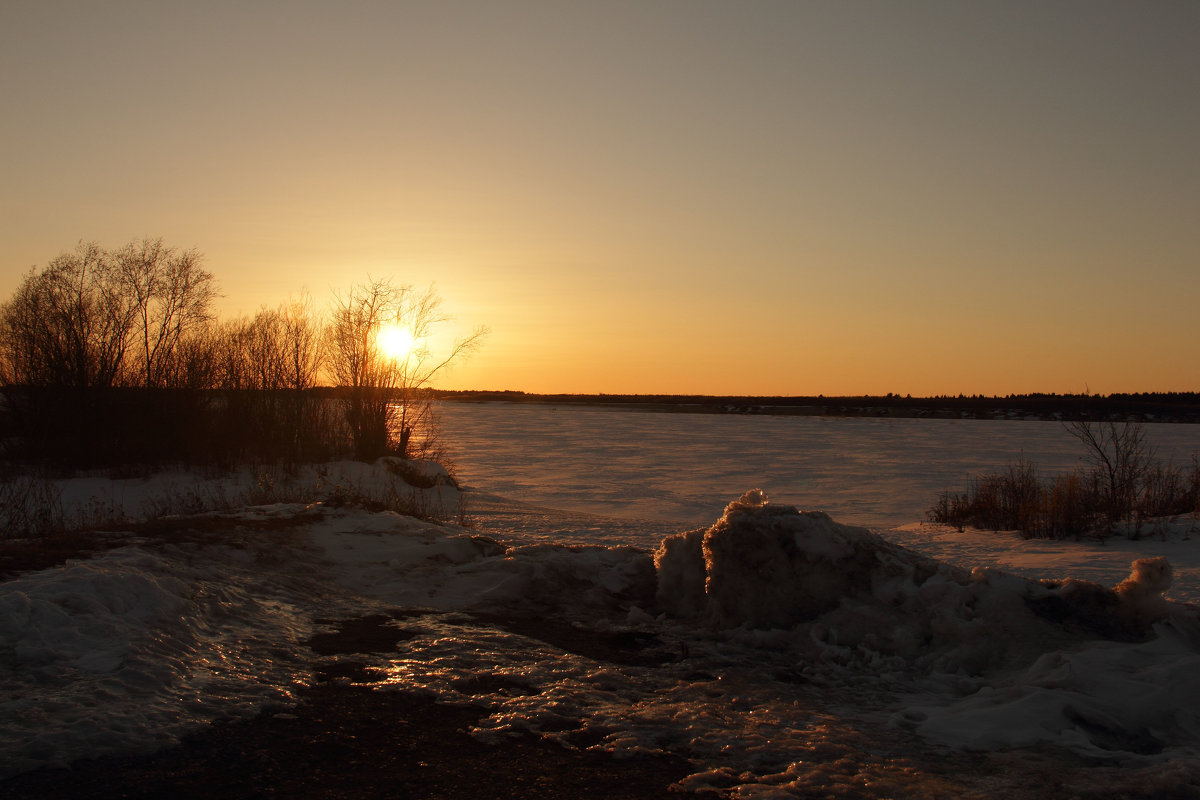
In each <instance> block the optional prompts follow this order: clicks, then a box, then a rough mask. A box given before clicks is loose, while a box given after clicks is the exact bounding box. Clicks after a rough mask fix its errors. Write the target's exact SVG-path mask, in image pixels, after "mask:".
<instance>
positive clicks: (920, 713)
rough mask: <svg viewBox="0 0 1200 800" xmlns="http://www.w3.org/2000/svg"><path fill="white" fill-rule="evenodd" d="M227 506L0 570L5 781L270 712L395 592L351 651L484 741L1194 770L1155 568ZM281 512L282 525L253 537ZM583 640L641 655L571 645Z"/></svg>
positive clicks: (825, 530) (1182, 639) (751, 505)
mask: <svg viewBox="0 0 1200 800" xmlns="http://www.w3.org/2000/svg"><path fill="white" fill-rule="evenodd" d="M363 479H364V480H368V479H369V476H366V475H364V478H363ZM297 515H302V516H301V517H300V518H299V520H296V519H294V518H295V517H297ZM241 516H242V517H244V518H245V520H246V521H247V523H250V522H254V523H255V524H254V525H249V526H248V527H247V529H246V530H241V531H240V532H237V535H236V536H234V535H233V533H234V532H235V529H236V526H237V520H236V519H231V520H230V527H231V533H230V535H229V537H228V538H226V537H223V536H221V535H208V536H206V537H204V541H203V542H192V543H187V542H186V541H180V542H177V543H174V544H172V543H164V542H159V543H157V544H153V545H151V544H150V543H147V544H144V545H142V546H138V547H135V546H130V547H125V548H122V549H120V550H114V551H110V552H109V553H107V554H105V555H103V556H101V557H99V558H96V559H92V560H90V561H83V562H71V563H68V564H65V565H63V566H61V567H58V568H55V569H51V570H44V571H42V572H37V573H31V574H28V575H25V576H22V577H20V578H18V579H15V580H10V581H8V582H5V583H4V584H2V585H0V687H2V688H3V690H4V699H3V700H0V754H2V755H3V761H4V764H5V765H6V769H7V770H8V771H9V772H14V771H21V770H24V769H28V768H31V767H33V766H38V765H42V764H53V763H67V762H69V761H70V760H71V759H73V758H77V757H80V756H83V755H88V756H94V755H102V754H105V753H117V752H127V751H130V750H136V749H144V748H149V747H154V746H161V745H162V744H164V743H166V742H169V741H170V740H171V739H172V738H173V737H177V736H178V735H180V733H182V732H183V731H184V730H186V729H187V728H188V727H189V726H194V725H197V724H201V723H202V722H203V721H205V720H209V719H213V718H216V717H220V716H226V715H231V714H244V713H251V712H252V711H253V710H254V709H256V708H259V707H261V706H262V705H263V704H264V703H270V702H277V701H283V700H286V699H287V698H288V696H289V693H290V692H291V690H292V687H294V686H295V684H296V683H303V682H305V681H308V680H311V675H310V673H309V669H310V668H311V660H312V659H313V657H314V656H313V653H312V652H310V651H308V650H307V648H306V646H305V644H304V642H305V641H306V640H307V639H308V637H309V636H311V635H312V633H313V632H314V630H316V629H317V628H318V627H319V626H320V625H321V624H322V623H319V622H316V620H320V619H339V618H340V619H347V618H352V617H359V616H363V615H365V614H372V613H381V612H384V611H386V610H388V609H397V608H403V609H406V611H405V612H404V614H403V615H402V618H398V621H397V624H398V625H402V626H403V627H404V628H405V631H406V634H407V635H406V636H405V637H403V638H402V640H401V641H399V642H398V643H397V645H396V650H395V652H389V653H385V654H377V655H372V656H369V658H370V659H372V661H371V666H373V667H374V668H375V669H376V670H378V674H380V675H382V676H384V678H383V683H384V684H385V685H391V686H396V687H401V688H404V689H407V690H415V691H422V692H428V693H430V694H432V695H433V696H436V697H438V698H439V699H440V700H442V701H444V702H449V703H463V704H470V705H473V706H476V707H479V708H482V709H484V711H485V712H486V713H485V715H484V717H483V718H482V719H481V720H480V721H479V723H478V725H477V727H476V729H475V730H474V733H475V735H477V736H478V737H480V738H481V739H484V740H488V741H494V740H500V739H503V738H504V737H506V736H509V735H513V734H516V733H522V732H528V731H532V732H535V733H537V734H538V735H542V736H546V737H549V738H553V739H556V740H557V741H559V742H561V743H562V744H563V745H564V746H567V747H580V748H592V749H596V750H603V751H607V752H611V753H616V754H619V755H625V754H632V753H639V752H651V753H656V752H664V751H665V752H672V753H683V754H686V756H687V757H688V758H690V759H692V761H693V763H694V764H695V765H696V773H695V774H694V775H693V776H692V777H691V778H689V779H687V780H686V781H685V782H684V785H685V786H687V787H691V788H693V789H704V788H706V787H708V788H712V789H714V790H720V791H722V792H727V793H729V792H736V795H735V796H739V797H776V796H786V794H788V793H791V794H793V795H795V794H799V795H801V796H803V795H804V794H805V793H806V792H807V793H810V794H812V793H822V794H830V793H833V794H836V793H837V791H843V790H844V791H845V792H852V791H854V790H855V787H859V788H861V787H862V786H864V785H867V784H870V785H871V786H875V787H889V786H890V787H892V789H891V790H889V791H891V792H892V794H895V795H906V796H907V795H912V794H913V793H914V792H918V790H919V789H920V788H921V787H923V786H925V785H926V784H925V783H922V781H926V780H927V779H928V774H927V773H926V774H925V775H924V776H923V775H922V774H921V773H920V772H919V771H915V772H914V771H913V770H911V769H908V768H907V767H904V766H903V765H902V764H899V763H898V762H896V761H895V760H894V759H891V758H890V757H889V758H882V757H880V756H878V753H880V752H892V751H891V750H888V748H895V747H900V746H901V745H897V744H896V743H895V742H892V741H890V740H891V739H898V740H903V741H906V742H910V744H906V745H903V747H907V748H909V752H917V751H918V750H919V748H920V747H924V748H927V750H926V751H924V752H926V754H927V752H928V750H936V751H937V752H938V753H941V752H942V751H941V748H944V747H957V748H966V749H974V750H993V749H997V748H1009V747H1023V746H1030V745H1041V744H1055V745H1059V746H1062V747H1065V748H1069V749H1071V750H1073V751H1074V752H1077V753H1080V754H1083V755H1086V756H1088V757H1097V756H1102V757H1103V758H1105V759H1106V760H1109V761H1114V762H1116V763H1120V764H1132V765H1134V767H1133V768H1137V769H1140V768H1141V767H1139V766H1137V765H1139V764H1151V765H1157V764H1161V763H1164V762H1167V761H1170V763H1171V765H1172V769H1173V770H1175V773H1178V774H1179V775H1182V776H1183V777H1182V778H1180V780H1183V781H1185V782H1186V781H1187V780H1193V779H1200V712H1197V711H1196V709H1198V708H1200V677H1198V676H1200V622H1198V621H1197V619H1196V614H1195V610H1194V609H1191V608H1188V607H1185V606H1182V605H1180V604H1177V603H1171V602H1167V601H1165V600H1164V599H1163V593H1164V592H1167V591H1169V588H1170V582H1171V568H1170V564H1169V563H1167V562H1166V561H1165V560H1162V559H1146V560H1142V561H1139V562H1137V563H1135V564H1134V566H1133V571H1132V574H1131V575H1130V576H1129V578H1128V580H1126V581H1123V582H1121V583H1119V584H1117V585H1116V586H1115V587H1113V588H1108V587H1106V586H1102V585H1100V584H1098V583H1094V582H1089V581H1082V580H1078V579H1062V580H1055V581H1036V580H1029V579H1026V578H1021V577H1018V576H1015V575H1012V574H1010V573H1007V572H1004V571H1001V570H997V569H992V568H986V567H981V568H977V569H967V568H960V567H956V566H949V565H946V564H943V563H939V562H937V561H935V560H933V559H931V558H928V557H926V556H922V555H918V554H916V553H913V552H910V551H908V550H905V549H904V548H901V547H899V546H897V545H895V544H892V543H889V542H888V541H885V540H884V539H882V538H880V537H878V536H875V535H873V534H871V533H870V532H869V531H867V530H865V529H863V528H856V527H851V526H846V525H841V524H839V523H837V522H835V521H834V520H833V519H831V518H830V517H829V516H828V515H826V514H823V513H820V512H801V511H799V510H797V509H795V508H793V507H791V506H786V505H773V504H771V503H768V502H767V498H766V496H765V495H764V494H763V493H762V492H757V491H756V492H751V493H747V494H746V495H744V496H742V497H741V498H740V499H739V500H737V501H735V502H733V503H730V504H729V505H728V506H727V507H726V509H725V511H724V513H723V514H722V515H721V517H720V518H719V519H718V520H717V521H716V522H715V523H714V524H713V525H712V526H710V527H708V528H705V529H698V530H692V531H687V532H684V533H679V534H675V535H672V536H668V537H666V538H665V539H663V540H662V542H661V544H660V546H659V547H658V549H657V551H655V552H653V553H651V552H649V551H647V550H644V549H638V548H635V547H629V546H621V545H618V546H603V545H593V546H583V545H571V546H567V545H562V544H533V545H523V546H514V545H511V544H505V543H502V542H500V541H497V540H496V539H494V538H491V537H489V536H486V535H482V534H481V533H480V532H479V531H475V530H470V529H464V528H460V527H457V526H455V525H449V524H437V523H433V522H426V521H421V520H418V519H415V518H413V517H407V516H403V515H400V514H396V513H393V512H389V511H380V512H373V511H368V510H365V509H363V508H356V507H350V506H339V507H336V508H331V507H322V506H318V507H316V508H308V509H307V510H305V507H304V506H300V505H295V506H288V505H286V504H279V505H273V506H268V507H260V508H254V509H248V510H246V511H245V512H243V513H242V514H241ZM274 516H279V517H284V518H293V519H292V521H291V523H290V524H288V525H286V526H280V527H278V528H275V529H271V528H270V526H264V525H262V524H261V523H263V522H264V521H269V520H270V519H271V518H272V517H274ZM547 519H549V518H547ZM261 531H269V532H261ZM544 538H545V539H552V538H553V531H552V530H550V531H548V532H547V533H545V535H544ZM550 628H554V629H555V630H556V631H557V633H556V634H555V635H550V633H549V632H545V633H543V632H542V629H547V631H548V629H550ZM605 637H608V638H605ZM601 640H603V641H604V642H610V643H611V642H617V643H620V642H625V643H626V645H627V646H628V647H630V648H632V650H634V651H636V652H635V653H634V655H636V656H637V657H636V658H633V657H631V658H629V659H624V660H622V659H620V658H617V655H620V647H619V646H617V645H613V646H612V647H609V649H608V650H607V651H606V650H603V649H590V648H589V647H587V646H585V645H586V643H587V642H589V641H590V642H593V643H594V642H597V641H601ZM580 643H582V644H580ZM626 645H621V646H626ZM614 648H615V649H614ZM639 648H641V649H639ZM605 653H608V655H605ZM613 653H616V655H613ZM355 658H356V659H359V658H368V656H365V655H356V656H355ZM481 675H486V676H488V678H489V680H487V681H480V680H478V677H479V676H481ZM906 737H907V738H906ZM731 743H736V746H734V745H733V744H731ZM1175 773H1172V774H1175ZM831 787H832V788H831ZM838 787H841V788H840V789H839V788H838ZM880 791H883V790H880ZM885 793H886V792H885ZM918 793H919V792H918Z"/></svg>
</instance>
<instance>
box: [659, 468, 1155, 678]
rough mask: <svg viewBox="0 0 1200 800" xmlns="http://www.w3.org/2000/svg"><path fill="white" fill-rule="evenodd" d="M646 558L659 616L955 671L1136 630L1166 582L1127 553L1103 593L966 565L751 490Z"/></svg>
mask: <svg viewBox="0 0 1200 800" xmlns="http://www.w3.org/2000/svg"><path fill="white" fill-rule="evenodd" d="M654 558H655V565H656V568H657V570H658V576H659V583H658V589H657V601H658V604H659V606H660V608H661V609H663V610H664V611H666V612H667V613H669V614H671V615H672V616H675V617H681V618H685V619H695V620H701V621H704V622H706V623H708V624H710V625H714V626H716V627H718V628H736V627H739V626H743V627H748V628H781V629H793V630H796V632H797V633H798V634H803V637H804V638H807V639H810V640H812V641H813V642H815V643H817V644H820V645H825V646H827V647H833V648H841V649H842V650H843V651H845V653H846V655H847V656H848V657H849V656H855V657H857V658H859V659H860V660H861V659H864V658H865V659H867V660H871V661H872V662H875V663H881V659H889V658H890V659H894V660H896V661H895V666H896V667H897V668H901V667H902V668H914V667H916V668H919V669H921V670H922V671H926V672H928V671H935V670H936V671H939V672H953V673H959V674H964V675H977V674H982V673H986V672H989V671H995V670H997V669H1001V668H1005V667H1008V666H1011V665H1013V664H1022V663H1024V664H1027V663H1029V661H1031V660H1032V659H1033V658H1034V657H1036V655H1037V654H1040V653H1041V652H1044V650H1045V649H1046V648H1047V647H1048V646H1061V645H1064V644H1065V643H1067V642H1070V641H1076V640H1080V641H1081V640H1082V638H1083V636H1084V634H1087V633H1092V634H1096V633H1099V634H1102V635H1103V634H1107V635H1109V636H1121V637H1124V638H1132V639H1138V638H1144V637H1146V636H1149V635H1150V633H1151V630H1150V626H1151V625H1152V624H1153V623H1154V622H1156V621H1158V620H1160V619H1163V618H1165V617H1166V615H1167V604H1166V601H1164V600H1163V598H1162V592H1163V591H1165V590H1166V589H1167V588H1169V586H1170V566H1169V565H1168V564H1166V563H1165V561H1163V560H1162V559H1147V560H1144V561H1139V562H1137V564H1136V565H1135V570H1136V571H1135V573H1134V575H1133V576H1131V578H1130V579H1129V580H1128V581H1126V582H1125V583H1123V584H1122V585H1121V586H1120V587H1118V589H1117V590H1115V591H1114V590H1110V589H1105V588H1103V587H1100V586H1098V585H1096V584H1091V583H1088V582H1086V581H1065V582H1061V583H1058V584H1051V583H1038V582H1034V581H1028V580H1025V579H1022V578H1017V577H1015V576H1012V575H1008V574H1006V573H1002V572H998V571H995V570H987V569H976V570H973V571H967V570H964V569H960V568H956V567H953V566H950V565H947V564H941V563H938V562H936V561H933V560H932V559H929V558H926V557H924V556H921V555H918V554H916V553H913V552H911V551H908V550H905V549H903V548H901V547H899V546H897V545H894V544H891V543H889V542H887V541H886V540H884V539H882V538H880V537H878V536H876V535H874V534H872V533H871V532H869V531H867V530H866V529H864V528H855V527H850V526H846V525H840V524H838V523H836V522H834V521H833V520H831V519H830V518H829V517H828V515H826V514H823V513H821V512H800V511H798V510H797V509H796V508H794V507H792V506H778V505H772V504H770V503H768V502H767V501H766V497H765V496H764V495H763V494H762V493H761V492H759V491H757V490H756V491H754V492H749V493H747V494H746V495H744V496H743V497H742V498H741V499H739V500H737V501H735V502H733V503H730V504H729V506H728V507H727V508H726V509H725V513H724V515H722V517H721V519H720V520H718V521H717V523H716V524H715V525H713V526H712V527H711V528H709V529H707V530H697V531H689V532H687V533H682V534H679V535H677V536H673V537H669V538H667V539H666V540H664V541H663V544H662V545H661V546H660V547H659V549H658V550H657V552H656V553H655V556H654ZM1081 631H1082V633H1081Z"/></svg>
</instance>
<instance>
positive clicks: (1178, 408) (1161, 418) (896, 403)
mask: <svg viewBox="0 0 1200 800" xmlns="http://www.w3.org/2000/svg"><path fill="white" fill-rule="evenodd" d="M435 394H436V395H437V396H438V397H439V398H440V399H441V400H445V401H448V402H455V403H495V402H505V403H525V404H533V405H573V406H588V407H593V408H604V409H609V410H614V411H655V412H663V413H687V414H772V415H785V416H823V417H884V418H894V419H989V420H1041V421H1068V420H1079V419H1090V420H1099V421H1107V420H1115V421H1132V422H1165V423H1184V424H1200V394H1198V393H1194V392H1179V393H1147V394H1130V395H1108V396H1104V397H1097V396H1084V395H1011V396H1008V397H980V396H975V397H965V396H959V397H908V396H905V397H901V396H900V395H885V396H879V397H875V396H863V397H824V396H821V395H818V396H816V397H808V396H793V397H764V396H750V395H745V396H738V395H720V396H710V395H629V394H530V393H527V392H517V391H449V390H440V391H437V392H435Z"/></svg>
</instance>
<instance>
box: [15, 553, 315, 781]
mask: <svg viewBox="0 0 1200 800" xmlns="http://www.w3.org/2000/svg"><path fill="white" fill-rule="evenodd" d="M271 557H272V556H271V554H270V553H267V552H263V551H259V552H253V551H247V550H244V549H238V548H232V547H223V546H215V547H214V546H209V547H199V546H194V545H168V546H165V547H161V548H158V549H155V550H153V551H151V550H147V549H143V548H139V547H124V548H120V549H116V550H112V551H109V552H108V553H106V554H104V555H102V556H98V557H96V558H93V559H90V560H87V561H72V562H67V563H66V564H64V565H62V566H61V567H57V568H54V569H49V570H43V571H41V572H35V573H31V574H27V575H25V576H21V577H18V578H15V579H12V580H9V581H6V582H4V583H3V584H0V756H2V757H0V776H8V775H12V774H15V773H18V772H22V771H25V770H27V769H33V768H35V767H39V766H46V765H65V764H67V763H69V762H70V761H72V760H74V759H76V758H80V757H84V756H88V757H92V756H100V755H106V754H117V753H127V752H133V751H139V750H146V749H152V748H157V747H161V746H164V745H167V744H170V743H171V742H172V741H175V740H176V739H177V738H178V736H180V735H182V734H183V733H184V732H186V731H187V730H189V729H192V728H194V727H195V726H197V725H199V724H201V723H203V722H206V721H209V720H212V719H215V718H218V717H227V716H241V715H248V714H253V713H255V712H256V711H257V710H258V709H259V708H261V707H262V705H264V704H266V703H270V702H287V701H290V699H291V690H292V687H293V685H294V682H295V679H296V677H297V675H298V674H301V673H302V671H303V670H304V669H305V667H306V665H305V664H304V663H303V662H302V661H301V660H300V659H299V658H298V653H297V647H296V642H297V641H299V640H300V639H302V638H303V637H304V636H306V635H308V633H309V631H310V630H311V622H310V621H309V619H308V614H307V612H306V611H305V610H304V609H303V606H305V605H311V601H309V600H308V599H307V598H308V597H310V596H311V594H310V593H311V591H312V586H311V583H308V582H306V581H304V580H301V579H296V578H292V579H290V580H288V581H286V582H280V581H270V580H268V581H260V580H259V575H260V569H261V567H262V566H263V565H265V563H266V562H267V561H268V560H269V559H270V558H271Z"/></svg>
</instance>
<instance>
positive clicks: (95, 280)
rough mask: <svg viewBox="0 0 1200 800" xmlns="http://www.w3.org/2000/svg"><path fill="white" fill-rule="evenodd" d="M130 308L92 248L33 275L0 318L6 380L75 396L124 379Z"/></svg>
mask: <svg viewBox="0 0 1200 800" xmlns="http://www.w3.org/2000/svg"><path fill="white" fill-rule="evenodd" d="M134 316H135V308H134V303H133V301H132V299H131V298H130V297H129V296H128V295H127V294H125V293H124V292H123V291H122V287H121V281H120V275H119V274H118V273H117V271H116V270H115V268H114V265H113V262H112V259H111V257H110V256H109V254H108V253H106V252H105V251H104V250H103V249H101V248H100V247H99V246H98V245H96V244H95V243H94V242H80V243H79V245H78V246H77V247H76V248H75V250H74V251H73V252H69V253H63V254H61V255H59V256H58V257H57V258H55V259H53V260H52V261H50V263H49V264H48V265H47V266H46V268H45V269H44V270H41V271H37V270H30V271H29V274H28V275H26V276H25V279H24V280H23V281H22V282H21V285H20V286H19V287H18V288H17V291H16V293H15V294H14V296H13V298H12V299H11V300H10V301H9V302H8V303H6V304H5V305H4V307H3V309H2V311H0V341H2V343H3V349H4V358H3V363H4V379H5V381H6V382H8V383H11V384H23V385H28V386H59V387H75V388H80V389H86V388H92V387H99V388H103V387H108V386H112V385H113V384H115V383H117V382H118V381H119V379H120V378H121V373H122V369H123V367H124V359H125V353H126V349H127V346H128V342H129V332H130V330H131V328H132V325H133V321H134Z"/></svg>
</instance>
